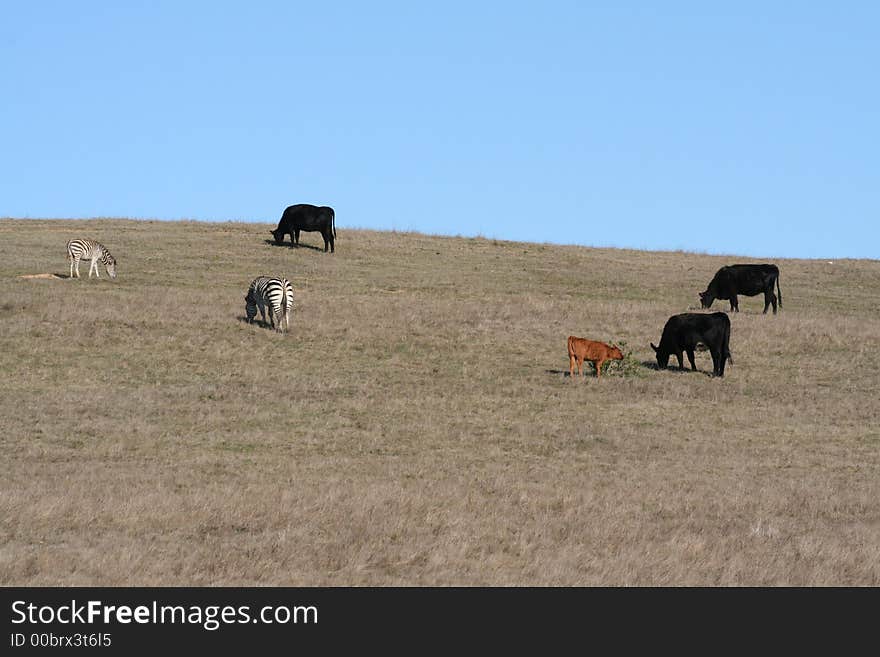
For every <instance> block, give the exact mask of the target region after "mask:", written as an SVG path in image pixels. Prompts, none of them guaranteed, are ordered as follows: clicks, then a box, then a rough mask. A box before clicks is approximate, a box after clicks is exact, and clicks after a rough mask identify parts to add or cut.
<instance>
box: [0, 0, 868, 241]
mask: <svg viewBox="0 0 880 657" xmlns="http://www.w3.org/2000/svg"><path fill="white" fill-rule="evenodd" d="M878 30H880V3H877V2H869V1H865V2H822V3H820V2H809V1H807V2H757V1H750V0H749V1H741V2H731V3H712V2H696V1H694V2H674V1H672V2H654V1H650V2H649V1H647V0H645V1H644V2H605V3H591V2H585V1H582V2H555V1H552V0H549V1H543V2H528V3H521V2H509V1H506V2H478V1H476V0H472V1H469V2H458V1H455V0H446V1H444V2H434V3H427V2H426V3H421V2H384V1H381V0H371V1H370V2H333V1H322V2H308V3H305V2H256V1H252V2H237V3H227V2H109V1H108V2H86V1H76V2H39V1H36V0H35V1H33V2H3V3H2V20H0V216H10V217H25V216H28V217H93V216H122V217H144V218H162V219H181V218H189V219H203V220H236V221H265V222H275V221H277V219H278V218H279V216H280V215H281V212H282V210H283V209H284V207H285V206H287V205H290V204H293V203H301V202H306V203H315V204H318V205H332V206H333V207H334V208H335V209H336V216H337V228H338V230H339V231H340V233H341V237H342V236H344V230H345V228H346V227H348V226H355V227H363V228H376V229H396V230H418V231H422V232H427V233H441V234H451V235H484V236H486V237H496V238H499V239H512V240H525V241H538V242H542V241H547V242H560V243H571V244H589V245H599V246H620V247H633V248H650V249H686V250H694V251H703V252H708V253H725V254H742V255H753V256H759V257H773V256H777V257H781V256H788V257H870V258H878V257H880V228H878V220H880V76H878V71H880V39H878Z"/></svg>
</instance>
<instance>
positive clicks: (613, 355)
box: [608, 344, 623, 360]
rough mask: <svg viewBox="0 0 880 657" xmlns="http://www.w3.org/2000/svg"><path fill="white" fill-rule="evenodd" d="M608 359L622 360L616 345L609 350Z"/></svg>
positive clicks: (621, 353)
mask: <svg viewBox="0 0 880 657" xmlns="http://www.w3.org/2000/svg"><path fill="white" fill-rule="evenodd" d="M608 358H610V359H611V360H623V352H622V351H621V350H620V347H618V346H617V345H616V344H613V345H611V349H610V350H609V351H608Z"/></svg>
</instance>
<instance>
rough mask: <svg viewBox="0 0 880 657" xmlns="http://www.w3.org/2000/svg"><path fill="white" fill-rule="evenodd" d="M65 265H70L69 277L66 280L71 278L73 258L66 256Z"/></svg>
mask: <svg viewBox="0 0 880 657" xmlns="http://www.w3.org/2000/svg"><path fill="white" fill-rule="evenodd" d="M67 264H69V265H70V275H69V276H68V277H67V278H73V258H71V257H70V256H69V255H68V256H67Z"/></svg>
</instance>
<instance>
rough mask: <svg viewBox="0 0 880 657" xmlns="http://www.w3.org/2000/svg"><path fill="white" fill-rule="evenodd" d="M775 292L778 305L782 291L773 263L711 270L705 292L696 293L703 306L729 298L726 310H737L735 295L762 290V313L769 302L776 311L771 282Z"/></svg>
mask: <svg viewBox="0 0 880 657" xmlns="http://www.w3.org/2000/svg"><path fill="white" fill-rule="evenodd" d="M774 282H775V283H776V291H777V292H779V307H780V308H782V290H780V289H779V267H777V266H776V265H728V266H727V267H722V268H721V269H719V270H718V271H717V272H715V277H714V278H713V279H712V282H711V283H709V287H707V288H706V291H705V292H700V303H701V304H702V306H703V308H709V307H711V306H712V302H713V301H715V299H730V310H731V311H732V312H737V313H738V312H739V300H738V299H737V298H736V295H737V294H743V295H745V296H747V297H753V296H755V295H756V294H761V292H763V293H764V313H765V314H766V313H767V308H768V307H769V306H770V304H771V303H772V304H773V314H774V315H775V314H776V295H775V294H773V283H774Z"/></svg>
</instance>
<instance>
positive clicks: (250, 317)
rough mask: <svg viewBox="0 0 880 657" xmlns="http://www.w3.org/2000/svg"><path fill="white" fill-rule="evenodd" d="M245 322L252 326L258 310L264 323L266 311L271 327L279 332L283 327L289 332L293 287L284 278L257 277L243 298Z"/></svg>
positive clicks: (282, 330)
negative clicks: (285, 326)
mask: <svg viewBox="0 0 880 657" xmlns="http://www.w3.org/2000/svg"><path fill="white" fill-rule="evenodd" d="M244 301H245V307H244V309H245V313H246V314H247V321H248V323H249V324H253V322H254V317H255V316H256V314H257V308H259V309H260V316H261V317H262V318H263V321H264V322H265V321H266V310H268V311H269V319H270V321H271V323H272V327H273V328H274V329H275V330H276V331H279V332H282V333H283V332H284V325H285V324H286V325H287V330H288V331H289V330H290V309H291V307H292V306H293V286H292V285H291V284H290V281H289V280H287V279H286V278H275V277H272V276H258V277H257V278H255V279H254V280H253V281H252V282H251V284H250V287H249V288H248V291H247V295H246V296H245V298H244Z"/></svg>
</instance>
